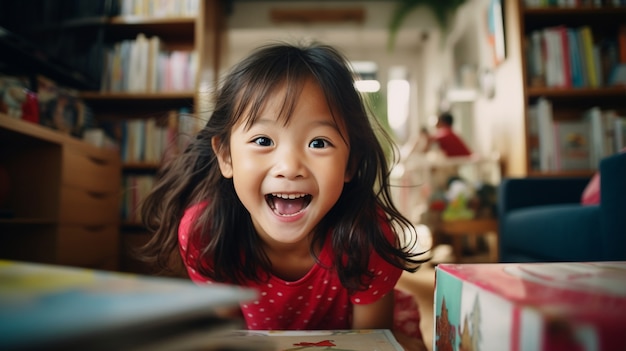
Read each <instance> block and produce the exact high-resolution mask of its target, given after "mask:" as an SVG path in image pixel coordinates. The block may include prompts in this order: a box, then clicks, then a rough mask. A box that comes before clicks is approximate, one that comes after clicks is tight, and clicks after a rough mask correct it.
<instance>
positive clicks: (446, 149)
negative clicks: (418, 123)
mask: <svg viewBox="0 0 626 351" xmlns="http://www.w3.org/2000/svg"><path fill="white" fill-rule="evenodd" d="M453 123H454V118H453V117H452V115H451V114H450V113H449V112H444V113H442V114H441V115H439V118H438V119H437V125H436V127H437V131H436V132H435V133H434V134H433V135H428V133H427V132H426V130H424V129H423V130H422V131H423V132H424V133H425V134H426V136H427V137H428V143H427V144H426V150H428V148H429V147H430V145H431V144H432V143H433V142H436V143H437V144H438V145H439V148H440V149H441V151H443V153H444V154H445V155H446V156H448V157H457V156H469V155H471V154H472V151H470V149H469V147H467V145H465V142H463V139H461V137H459V136H458V135H457V134H456V133H455V132H454V131H453V130H452V124H453Z"/></svg>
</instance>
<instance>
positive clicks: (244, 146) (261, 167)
mask: <svg viewBox="0 0 626 351" xmlns="http://www.w3.org/2000/svg"><path fill="white" fill-rule="evenodd" d="M284 89H285V88H282V89H279V90H278V92H277V94H275V95H274V97H273V98H270V100H269V101H268V102H267V104H266V107H265V108H264V110H263V111H261V114H260V116H259V119H258V120H257V121H256V122H255V123H254V124H252V125H251V126H250V128H248V129H246V125H245V120H246V119H245V118H242V120H243V121H242V122H240V123H238V124H236V125H235V126H234V127H233V130H232V132H231V137H230V155H228V154H224V153H223V152H220V151H219V150H217V149H216V154H217V155H218V161H219V165H220V170H221V172H222V175H223V176H224V177H227V178H231V177H232V178H233V183H234V186H235V191H236V192H237V195H238V196H239V199H240V200H241V202H242V203H243V205H244V206H245V207H246V209H247V210H248V211H249V212H250V215H251V217H252V221H253V223H254V227H255V229H256V231H257V233H258V234H259V235H260V236H261V238H262V239H263V240H264V241H265V242H266V243H267V244H269V245H271V244H298V243H299V244H303V243H304V242H308V240H307V238H308V237H309V234H311V233H312V231H313V228H314V227H315V226H316V225H317V224H318V223H319V222H320V220H321V219H322V218H323V217H324V215H326V214H327V213H328V211H329V210H330V209H331V208H332V207H333V205H334V204H335V203H336V202H337V200H338V199H339V196H340V195H341V192H342V190H343V186H344V183H345V182H348V181H349V180H350V178H351V172H350V171H349V170H348V158H349V155H350V147H349V145H348V144H347V142H348V141H347V140H344V138H343V137H342V135H343V136H346V135H347V133H346V132H345V127H344V126H338V125H337V124H336V123H335V120H334V119H333V116H332V114H331V111H330V109H329V107H328V104H327V103H326V98H325V97H324V93H323V92H322V90H321V89H320V87H319V86H318V85H317V84H316V83H315V82H313V81H311V80H308V81H307V82H306V83H305V85H304V87H303V90H302V93H301V94H300V97H299V98H298V100H297V101H296V106H295V109H294V111H293V114H292V115H291V116H290V119H289V121H288V123H286V124H285V121H284V120H283V119H279V117H278V116H279V115H280V111H281V108H282V104H283V96H284V94H285V91H284ZM213 144H214V148H217V141H216V140H213ZM355 205H357V204H355ZM307 247H308V246H307Z"/></svg>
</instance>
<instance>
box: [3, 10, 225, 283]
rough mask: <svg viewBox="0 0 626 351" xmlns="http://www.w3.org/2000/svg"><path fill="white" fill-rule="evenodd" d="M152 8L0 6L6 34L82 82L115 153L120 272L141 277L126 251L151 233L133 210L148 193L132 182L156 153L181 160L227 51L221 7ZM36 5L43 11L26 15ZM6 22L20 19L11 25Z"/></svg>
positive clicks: (147, 170)
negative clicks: (65, 67)
mask: <svg viewBox="0 0 626 351" xmlns="http://www.w3.org/2000/svg"><path fill="white" fill-rule="evenodd" d="M155 3H156V2H148V1H131V0H99V1H89V2H82V1H74V0H26V1H24V2H19V3H7V4H6V5H3V6H6V8H4V7H2V9H3V10H6V11H7V12H5V13H8V11H12V12H13V13H14V16H13V15H12V16H8V17H6V18H2V19H3V20H4V21H5V22H7V25H8V26H9V27H10V28H11V29H12V30H14V31H15V32H18V33H20V34H21V35H23V36H24V37H25V38H26V39H28V40H30V41H31V42H32V43H33V44H34V45H35V47H37V48H38V49H39V51H41V52H47V53H50V57H63V58H64V61H65V63H66V64H67V65H68V66H69V67H71V68H72V69H74V70H75V71H76V72H80V73H81V74H82V76H84V79H85V80H86V81H87V82H88V83H86V84H82V85H80V86H78V89H79V97H80V99H81V100H82V101H84V102H85V104H87V105H88V106H89V108H90V109H91V110H92V112H93V115H94V120H95V121H96V127H97V128H99V129H100V130H101V131H104V132H105V133H101V134H99V135H104V134H106V135H107V138H106V139H109V140H113V141H117V143H119V145H120V152H119V154H120V160H121V166H120V169H121V179H122V185H121V186H120V188H121V196H122V200H121V201H120V204H119V205H118V207H117V209H118V213H121V216H120V218H118V219H119V221H118V224H119V228H120V238H119V239H120V255H121V260H120V270H123V271H131V272H138V273H146V270H145V267H142V266H141V265H139V264H138V263H137V262H136V261H134V260H132V259H131V258H130V255H129V254H128V252H129V251H128V250H127V249H128V248H129V247H130V246H136V245H140V244H141V243H142V242H144V241H145V240H147V233H146V232H145V230H144V228H142V226H141V224H140V221H139V220H138V218H137V215H136V213H131V212H135V211H134V208H135V207H136V205H137V203H138V202H139V201H140V199H141V197H142V195H141V192H139V191H138V189H141V188H143V189H144V190H143V191H144V192H145V191H147V190H146V189H147V188H148V187H149V185H145V184H144V185H142V186H139V185H137V183H135V182H134V181H129V179H131V178H132V177H139V178H142V179H149V178H153V177H154V176H155V174H156V172H157V170H158V168H159V167H160V164H161V157H162V155H164V154H165V155H171V154H172V153H176V152H178V151H179V150H180V146H182V143H184V140H185V137H186V136H189V135H191V133H193V132H195V131H196V130H197V129H198V128H200V126H201V125H202V122H201V121H202V117H201V113H200V112H201V111H206V110H207V109H209V108H210V104H211V102H210V96H209V94H210V93H211V91H212V89H213V87H214V86H215V84H216V81H217V75H218V74H217V72H218V69H219V67H220V59H221V56H222V50H221V47H222V45H224V43H225V41H224V40H223V34H224V28H225V22H224V21H225V13H224V9H223V7H222V6H224V2H222V1H219V0H168V1H160V2H159V3H158V5H159V6H152V5H153V4H155ZM151 4H152V5H151ZM34 6H35V7H38V8H41V9H43V10H42V11H41V12H38V13H32V12H31V11H30V9H32V8H33V7H34ZM0 17H3V16H0ZM12 17H15V18H19V20H15V22H14V23H11V18H12ZM140 44H141V45H140ZM82 76H81V77H82ZM179 137H180V140H179ZM155 144H156V145H160V146H159V147H158V148H157V147H152V146H153V145H155ZM174 144H175V145H176V146H178V148H177V147H173V146H172V145H174ZM129 150H130V151H129ZM142 184H143V182H142ZM131 197H132V199H130V200H129V198H131ZM129 201H132V203H131V204H129Z"/></svg>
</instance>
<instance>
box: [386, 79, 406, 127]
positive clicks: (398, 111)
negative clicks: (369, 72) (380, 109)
mask: <svg viewBox="0 0 626 351" xmlns="http://www.w3.org/2000/svg"><path fill="white" fill-rule="evenodd" d="M409 93H410V86H409V82H408V81H407V80H404V79H392V80H390V81H389V82H388V83H387V118H388V119H389V126H390V127H391V128H393V129H400V128H403V127H404V125H405V124H406V121H407V119H408V118H409V96H410V95H409Z"/></svg>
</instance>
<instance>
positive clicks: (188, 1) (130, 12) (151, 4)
mask: <svg viewBox="0 0 626 351" xmlns="http://www.w3.org/2000/svg"><path fill="white" fill-rule="evenodd" d="M199 5H200V0H119V8H120V15H122V16H146V17H192V16H195V15H196V14H198V7H199Z"/></svg>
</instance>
